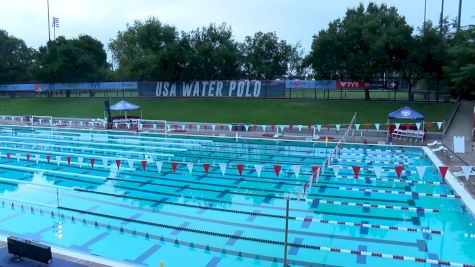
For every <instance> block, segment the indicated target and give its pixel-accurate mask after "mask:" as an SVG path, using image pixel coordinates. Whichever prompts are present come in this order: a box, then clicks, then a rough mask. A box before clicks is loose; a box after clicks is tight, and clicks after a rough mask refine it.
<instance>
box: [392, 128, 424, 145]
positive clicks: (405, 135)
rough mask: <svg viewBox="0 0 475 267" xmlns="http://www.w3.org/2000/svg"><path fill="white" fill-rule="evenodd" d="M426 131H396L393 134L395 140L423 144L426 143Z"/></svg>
mask: <svg viewBox="0 0 475 267" xmlns="http://www.w3.org/2000/svg"><path fill="white" fill-rule="evenodd" d="M424 135H425V133H424V131H421V130H402V129H394V131H393V132H392V137H393V140H404V141H414V142H422V141H424Z"/></svg>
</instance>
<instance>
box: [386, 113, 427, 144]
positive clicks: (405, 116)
mask: <svg viewBox="0 0 475 267" xmlns="http://www.w3.org/2000/svg"><path fill="white" fill-rule="evenodd" d="M391 119H398V120H420V121H422V123H420V124H419V125H421V126H422V131H424V115H422V114H421V113H419V112H417V111H416V110H414V109H412V108H410V107H408V106H405V107H402V108H400V109H398V110H395V111H393V112H390V113H389V114H388V125H389V122H390V120H391ZM418 129H419V126H418ZM389 136H390V127H388V131H387V137H388V139H389Z"/></svg>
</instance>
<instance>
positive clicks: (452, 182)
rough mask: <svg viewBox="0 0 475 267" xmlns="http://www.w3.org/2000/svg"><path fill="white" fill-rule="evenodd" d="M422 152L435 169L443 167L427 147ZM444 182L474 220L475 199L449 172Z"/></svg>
mask: <svg viewBox="0 0 475 267" xmlns="http://www.w3.org/2000/svg"><path fill="white" fill-rule="evenodd" d="M422 150H423V151H424V152H425V153H426V155H427V156H428V157H429V158H430V159H431V161H432V163H434V164H435V165H436V166H437V167H440V166H444V164H443V163H442V161H441V160H440V159H439V158H438V157H437V156H436V155H435V154H434V152H433V151H432V150H431V149H430V148H428V147H422ZM445 180H446V181H447V184H448V185H449V186H450V188H452V189H453V190H454V191H455V192H456V193H457V194H458V195H459V196H460V198H461V200H462V202H463V204H464V205H465V206H466V207H468V210H469V211H470V213H471V215H472V217H473V218H475V199H474V198H473V197H472V195H471V194H470V193H469V192H467V190H465V188H464V187H463V186H462V184H460V183H459V182H458V181H457V180H456V179H455V176H454V175H453V174H452V172H450V170H448V171H447V174H446V176H445Z"/></svg>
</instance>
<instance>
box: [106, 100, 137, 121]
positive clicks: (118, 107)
mask: <svg viewBox="0 0 475 267" xmlns="http://www.w3.org/2000/svg"><path fill="white" fill-rule="evenodd" d="M110 109H111V110H115V111H124V112H125V118H126V119H127V110H137V109H140V118H142V107H141V106H137V105H134V104H132V103H129V102H127V101H125V100H120V101H119V102H117V103H115V104H114V105H111V106H110Z"/></svg>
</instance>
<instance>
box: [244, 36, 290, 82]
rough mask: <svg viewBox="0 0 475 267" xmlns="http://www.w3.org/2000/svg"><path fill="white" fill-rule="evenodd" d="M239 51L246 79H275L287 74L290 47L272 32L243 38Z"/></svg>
mask: <svg viewBox="0 0 475 267" xmlns="http://www.w3.org/2000/svg"><path fill="white" fill-rule="evenodd" d="M240 51H241V56H242V60H243V62H242V69H243V72H244V74H245V75H246V77H248V78H253V79H275V78H278V77H282V76H283V75H285V73H286V72H287V68H288V64H289V58H290V55H291V52H292V47H291V45H289V44H287V42H286V41H284V40H279V38H278V37H277V35H276V34H275V33H274V32H268V33H263V32H257V33H255V34H254V36H247V37H246V38H245V40H244V42H243V43H242V44H241V47H240Z"/></svg>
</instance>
